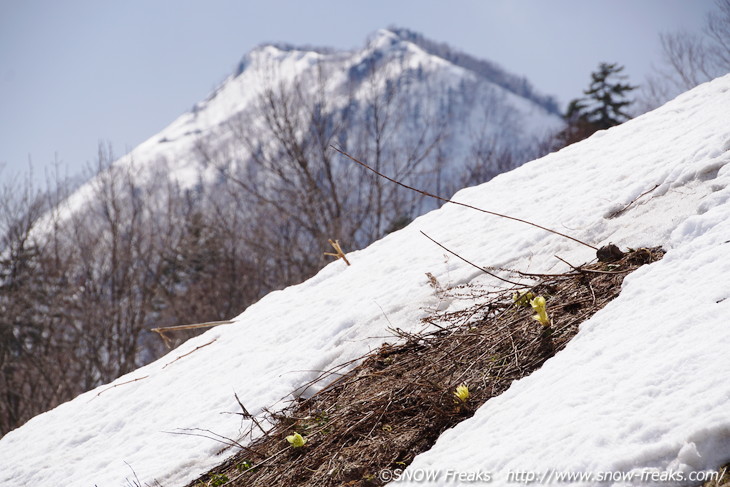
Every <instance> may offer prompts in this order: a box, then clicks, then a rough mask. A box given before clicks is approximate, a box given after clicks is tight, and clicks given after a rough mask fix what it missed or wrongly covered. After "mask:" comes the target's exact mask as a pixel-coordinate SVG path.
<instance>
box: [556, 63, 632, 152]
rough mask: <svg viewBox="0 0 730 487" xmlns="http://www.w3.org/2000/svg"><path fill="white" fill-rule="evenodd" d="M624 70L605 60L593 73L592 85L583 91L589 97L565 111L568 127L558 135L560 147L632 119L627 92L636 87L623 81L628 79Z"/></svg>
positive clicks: (576, 102) (576, 101) (579, 99)
mask: <svg viewBox="0 0 730 487" xmlns="http://www.w3.org/2000/svg"><path fill="white" fill-rule="evenodd" d="M623 69H624V68H623V66H618V65H617V64H615V63H614V64H608V63H601V64H600V65H599V66H598V71H596V72H593V73H591V84H590V86H589V88H588V89H587V90H585V91H584V92H583V93H584V94H585V95H586V96H585V97H582V98H576V99H574V100H572V101H571V102H570V104H569V105H568V109H567V111H566V113H565V121H566V122H567V124H568V126H567V127H566V128H565V129H564V130H563V131H561V132H560V133H559V134H558V135H557V136H556V143H555V145H556V147H555V149H556V150H557V149H560V148H563V147H565V146H567V145H570V144H573V143H575V142H579V141H581V140H583V139H585V138H588V137H590V136H591V135H593V133H594V132H596V131H598V130H605V129H608V128H611V127H614V126H616V125H620V124H622V123H624V122H625V121H627V120H629V119H631V115H629V114H628V113H627V112H626V108H627V107H628V106H629V105H631V103H632V102H633V101H632V100H629V99H628V98H627V94H628V92H630V91H632V90H634V89H636V86H632V85H630V84H628V83H624V82H623V80H625V79H626V75H623V74H621V71H623Z"/></svg>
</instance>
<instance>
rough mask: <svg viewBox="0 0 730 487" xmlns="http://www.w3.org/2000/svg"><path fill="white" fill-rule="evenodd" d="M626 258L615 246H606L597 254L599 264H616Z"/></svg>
mask: <svg viewBox="0 0 730 487" xmlns="http://www.w3.org/2000/svg"><path fill="white" fill-rule="evenodd" d="M623 256H624V253H623V252H621V249H619V248H618V247H616V246H615V245H614V244H608V245H604V246H603V247H601V248H600V249H598V251H597V252H596V257H598V262H616V261H617V260H619V259H621V258H622V257H623Z"/></svg>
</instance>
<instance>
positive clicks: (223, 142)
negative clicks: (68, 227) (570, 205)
mask: <svg viewBox="0 0 730 487" xmlns="http://www.w3.org/2000/svg"><path fill="white" fill-rule="evenodd" d="M269 95H270V96H269ZM272 97H273V98H275V100H274V102H275V103H278V104H279V106H278V108H281V107H282V106H283V105H285V104H287V103H288V104H289V105H290V106H289V108H288V109H289V110H293V111H290V112H288V113H287V116H289V117H290V118H291V119H292V120H291V121H292V122H293V123H295V127H293V133H295V134H299V135H306V134H310V133H311V132H312V131H313V130H314V129H313V128H312V126H313V124H315V123H316V122H315V121H314V120H313V119H314V118H315V115H314V114H313V112H315V111H317V112H319V114H318V115H316V116H318V117H327V123H329V124H330V125H338V127H336V128H333V127H329V128H328V130H330V132H329V133H328V134H327V136H329V137H331V138H332V139H333V141H335V142H336V143H338V144H339V145H341V146H343V147H345V148H348V149H349V150H350V151H352V152H353V153H356V154H357V155H358V156H360V157H361V158H363V159H365V160H370V159H371V158H372V157H374V156H373V154H374V153H375V152H376V151H377V152H378V156H379V157H382V158H387V159H388V160H389V163H391V164H400V163H401V162H399V161H401V160H407V159H408V158H411V159H418V160H419V173H420V174H421V175H423V174H430V176H429V177H428V178H426V180H423V178H421V179H422V180H421V181H420V184H422V185H423V186H428V187H431V188H432V189H439V190H440V191H441V192H444V193H448V192H453V191H454V190H456V189H459V188H460V187H462V186H463V184H464V183H465V182H466V183H474V182H482V181H484V180H487V179H489V178H491V177H493V176H494V175H496V174H498V173H500V172H502V171H505V170H508V169H511V168H512V167H515V166H517V165H519V164H521V163H523V162H525V161H527V160H529V159H531V158H533V157H535V155H536V143H538V142H539V141H540V140H542V139H543V138H544V137H545V136H547V135H548V134H550V133H553V132H555V131H556V130H557V129H560V128H561V127H562V126H563V121H562V118H561V117H560V115H559V112H558V109H557V104H556V102H555V101H554V100H553V99H552V98H551V97H549V96H545V95H542V94H539V93H538V92H536V91H535V90H534V89H533V88H532V86H531V85H530V83H529V82H528V81H527V80H526V79H525V78H522V77H519V76H516V75H513V74H511V73H508V72H506V71H505V70H503V69H502V68H500V67H499V66H496V65H494V64H493V63H490V62H489V61H485V60H480V59H476V58H474V57H472V56H469V55H467V54H464V53H462V52H459V51H456V50H453V49H451V48H449V47H448V46H446V45H445V44H438V43H436V42H433V41H430V40H428V39H426V38H424V37H423V36H421V35H419V34H416V33H414V32H411V31H409V30H406V29H390V30H386V29H383V30H379V31H377V32H376V33H374V34H373V35H372V36H371V37H370V39H369V40H368V41H367V43H366V45H365V47H364V48H362V49H360V50H352V51H337V50H332V49H324V48H298V47H293V46H290V45H281V44H278V45H277V44H266V45H262V46H260V47H257V48H255V49H253V50H252V51H251V52H249V53H248V54H246V55H245V56H244V57H243V59H242V60H241V61H240V63H239V64H238V66H237V68H236V70H235V71H234V72H233V73H232V74H231V75H230V76H228V77H227V78H226V79H225V80H224V81H223V82H222V83H221V84H220V86H218V88H217V89H216V90H214V92H213V93H211V94H210V95H209V96H208V97H207V99H205V100H204V101H202V102H200V103H197V104H196V105H195V106H194V107H193V108H192V109H191V110H190V111H189V112H187V113H185V114H183V115H181V116H180V117H179V118H178V119H176V120H175V121H174V122H172V123H171V124H170V125H169V126H168V127H166V128H165V129H163V130H162V131H161V132H160V133H158V134H156V135H154V136H152V137H150V138H149V139H148V140H147V141H145V142H143V143H142V144H140V145H139V146H138V147H136V148H135V149H134V150H132V151H131V152H130V153H129V154H127V155H126V156H124V157H122V158H121V159H120V160H119V161H117V163H116V165H117V166H122V167H124V166H130V167H133V171H134V173H135V174H136V175H137V182H138V183H140V184H149V183H145V181H152V180H155V179H157V180H159V178H160V177H161V176H163V175H164V176H166V177H169V178H170V179H171V180H174V181H176V182H179V183H180V184H181V185H182V186H183V187H188V188H189V187H195V186H198V185H215V184H216V181H219V180H220V178H221V176H220V173H221V171H225V172H228V171H234V172H236V171H242V170H244V169H243V168H245V167H246V164H247V161H248V160H249V159H250V157H251V154H252V152H257V151H259V150H264V151H265V150H267V146H269V145H270V143H271V140H273V139H276V138H277V136H278V135H281V134H276V133H274V132H272V129H271V127H270V126H267V123H266V121H265V119H266V117H267V116H272V114H273V113H274V112H275V111H276V110H277V109H278V108H277V107H274V106H273V105H270V104H269V102H271V101H272ZM304 112H307V113H304ZM277 116H278V114H277ZM269 149H271V148H270V147H269ZM421 159H422V160H421ZM445 161H446V162H445ZM402 164H406V162H402ZM436 173H438V174H436ZM437 180H438V181H437ZM93 188H94V181H91V182H90V183H89V184H87V185H85V186H84V187H82V188H81V189H80V190H79V191H77V192H76V193H75V194H74V195H73V196H72V197H71V198H70V199H69V201H68V202H67V205H68V207H69V208H71V209H72V211H75V210H76V209H78V208H81V207H83V206H84V205H85V204H87V203H88V201H89V199H90V194H91V193H92V192H93Z"/></svg>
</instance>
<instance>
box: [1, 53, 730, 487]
mask: <svg viewBox="0 0 730 487" xmlns="http://www.w3.org/2000/svg"><path fill="white" fill-rule="evenodd" d="M281 55H282V56H284V57H288V56H289V55H288V54H286V53H282V54H281ZM294 57H296V56H294ZM305 58H306V56H305V57H304V58H302V59H300V62H305V63H306V59H305ZM292 62H295V61H292ZM214 100H215V98H213V99H211V100H210V101H209V102H208V105H206V106H213V104H214ZM210 113H211V114H212V113H213V112H212V111H211V112H210ZM728 114H730V75H729V76H725V77H723V78H719V79H717V80H714V81H712V82H710V83H706V84H703V85H701V86H699V87H697V88H695V89H694V90H692V91H690V92H688V93H685V94H683V95H681V96H680V97H678V98H677V99H675V100H673V101H671V102H669V103H667V104H666V105H665V106H663V107H661V108H659V109H657V110H655V111H653V112H650V113H647V114H645V115H642V116H641V117H638V118H636V119H634V120H631V121H629V122H627V123H625V124H623V125H621V126H618V127H615V128H612V129H610V130H608V131H601V132H598V133H596V134H595V135H593V136H592V137H590V138H589V139H587V140H585V141H583V142H580V143H578V144H575V145H573V146H570V147H568V148H566V149H564V150H561V151H560V152H558V153H554V154H550V155H548V156H546V157H543V158H541V159H538V160H535V161H533V162H530V163H527V164H525V165H523V166H521V167H519V168H517V169H515V170H513V171H510V172H508V173H505V174H502V175H500V176H498V177H496V178H494V179H493V180H492V181H490V182H488V183H485V184H483V185H480V186H476V187H473V188H469V189H465V190H463V191H460V192H459V193H457V194H456V195H455V196H454V199H455V200H458V201H462V202H465V203H469V204H472V205H476V206H478V207H481V208H487V209H490V210H493V211H498V212H503V213H507V214H510V215H512V216H515V217H520V218H524V219H528V220H531V221H535V222H539V223H540V224H542V225H545V226H547V227H552V228H559V229H565V230H566V231H569V232H570V233H571V235H573V236H575V237H577V238H579V239H581V240H583V241H586V242H589V243H591V244H593V245H596V246H598V245H601V244H604V243H608V242H613V243H615V244H618V245H619V246H621V247H622V248H626V247H632V248H638V247H641V246H662V247H663V248H664V249H666V250H667V253H666V256H665V257H664V259H662V260H661V261H659V262H656V263H653V264H651V265H648V266H645V267H643V268H642V269H640V270H638V271H637V272H635V273H634V274H632V275H630V276H629V277H627V278H626V279H625V281H624V284H623V289H622V292H621V295H620V296H619V297H618V298H616V299H615V300H614V301H612V302H611V303H610V304H609V305H608V306H606V307H605V308H604V309H603V310H601V311H599V312H598V313H597V314H595V315H594V316H593V317H592V318H590V319H589V320H588V321H586V322H585V323H583V325H582V326H581V328H580V331H579V333H578V335H577V337H576V338H575V339H574V340H573V341H571V342H570V343H569V344H568V346H567V348H566V349H565V350H564V351H562V352H560V353H558V354H557V355H556V356H555V357H554V358H552V359H550V360H549V361H548V362H547V363H546V364H545V365H544V366H543V367H542V368H541V369H540V370H538V371H537V372H535V373H533V374H532V375H530V376H528V377H526V378H524V379H522V380H519V381H517V382H515V383H513V385H512V387H511V388H510V389H509V390H507V391H506V392H505V393H504V394H502V395H501V396H499V397H497V398H494V399H492V400H489V401H488V402H487V403H486V404H485V405H484V406H483V407H481V408H480V409H479V410H478V411H477V413H476V415H475V416H474V417H473V418H471V419H468V420H466V421H464V422H463V423H461V424H460V425H459V426H457V427H456V428H454V429H452V430H449V431H447V432H446V433H444V434H443V435H442V437H441V438H440V439H439V441H438V442H437V443H436V445H435V446H434V447H433V449H432V450H430V451H428V452H426V453H424V454H422V455H420V456H418V457H416V459H415V461H414V463H413V464H412V465H411V467H410V468H411V469H431V470H434V471H436V470H438V471H442V472H443V471H446V470H452V471H458V472H470V471H471V472H473V471H486V472H489V473H490V477H491V478H492V479H493V483H494V484H495V485H505V484H508V483H510V482H514V481H517V482H520V481H521V480H519V479H518V480H515V479H516V477H514V476H512V477H510V474H511V473H513V472H532V473H535V475H537V474H538V473H539V474H541V475H543V477H539V478H540V479H543V480H551V479H553V478H554V475H555V474H556V473H562V472H578V473H585V474H587V477H584V478H582V479H581V480H580V481H576V482H575V484H576V485H636V484H640V483H642V481H641V479H643V478H652V477H651V475H653V474H654V473H656V474H662V475H667V474H669V473H673V476H672V477H671V478H670V479H669V480H670V481H667V482H665V483H664V484H663V485H687V484H690V483H692V482H691V479H690V475H691V474H693V473H695V474H696V473H697V472H701V471H703V470H706V469H714V468H717V467H718V466H720V465H721V464H722V463H723V462H727V461H728V460H730V419H729V418H728V415H727V410H728V403H729V402H730V383H729V382H728V380H727V377H728V376H729V375H730V361H728V360H726V356H727V343H729V342H730V327H728V323H727V316H728V313H729V312H730V299H728V297H729V295H730V277H729V276H730V261H728V259H727V255H726V253H727V249H728V242H729V241H730V171H729V170H728V169H726V168H730V115H728ZM189 117H190V118H189V120H192V119H193V118H194V115H190V116H189ZM185 124H186V122H185V120H182V121H180V122H179V123H178V124H176V125H175V127H176V129H175V130H172V128H171V129H169V131H168V132H166V134H167V135H168V136H169V137H172V136H173V135H175V134H180V135H181V136H183V135H182V134H183V133H184V132H185V130H186V129H185V128H183V127H185ZM150 144H151V143H150ZM622 209H623V210H624V211H621V212H618V211H617V210H622ZM421 230H422V231H425V232H426V233H428V234H429V235H432V236H433V237H434V238H437V239H438V240H439V241H441V242H442V243H443V244H444V245H446V246H447V247H449V248H451V249H453V250H454V251H455V252H458V253H459V254H460V255H463V256H465V257H468V258H469V259H470V260H472V261H473V262H477V263H479V264H481V265H490V266H494V267H501V268H512V269H522V270H529V271H531V272H556V271H557V272H559V271H563V270H565V269H566V265H565V264H564V263H562V262H561V261H559V260H557V259H556V258H555V255H560V256H561V257H562V258H564V259H565V260H567V261H569V262H574V263H580V262H586V261H589V260H591V259H593V258H594V253H593V251H592V250H591V249H589V248H587V247H584V246H581V245H579V244H577V243H575V242H573V241H571V240H567V239H565V238H562V237H559V236H557V235H555V234H549V233H545V232H544V231H541V230H539V229H537V228H535V227H531V226H525V225H523V224H520V223H518V222H515V221H512V220H504V219H499V218H496V217H494V216H491V215H486V214H483V213H479V212H475V211H473V210H470V209H469V208H464V207H462V206H455V205H449V204H447V205H445V206H444V207H443V208H441V209H439V210H436V211H433V212H430V213H428V214H426V215H424V216H422V217H420V218H418V219H416V220H415V221H414V222H412V223H411V224H410V225H408V226H407V227H406V228H405V229H403V230H400V231H397V232H395V233H392V234H390V235H389V236H387V237H386V238H383V239H382V240H380V241H378V242H376V243H374V244H372V245H370V246H369V247H368V248H366V249H364V250H361V251H358V252H352V253H350V254H349V255H348V259H349V260H350V262H351V263H352V265H351V266H347V265H345V264H344V263H343V262H342V261H336V262H333V263H331V264H330V265H328V266H327V267H326V268H324V269H323V270H322V271H320V272H319V273H318V274H317V275H316V276H315V277H313V278H311V279H310V280H308V281H306V282H304V283H302V284H300V285H297V286H293V287H290V288H287V289H285V290H283V291H278V292H274V293H271V294H269V295H268V296H266V297H265V298H264V299H262V300H261V301H259V302H258V303H257V304H255V305H253V306H251V307H250V308H248V309H247V310H246V311H245V312H244V313H242V314H241V315H240V316H238V317H237V318H236V319H235V320H234V324H232V325H227V326H221V327H218V328H215V329H213V330H210V331H208V332H207V333H205V334H203V335H201V336H199V337H197V338H194V339H192V340H190V341H189V342H187V343H185V344H184V345H183V346H181V347H180V348H179V349H177V350H174V351H173V352H171V353H170V354H168V355H167V356H165V357H163V358H161V359H159V360H158V361H156V362H154V363H151V364H149V365H147V366H145V367H143V368H140V369H139V370H136V371H135V372H133V373H130V374H128V375H126V376H124V377H121V378H119V379H118V380H117V381H115V382H114V383H112V384H108V385H106V386H103V387H100V388H98V389H96V390H92V391H89V392H88V393H85V394H82V395H81V396H79V397H77V398H76V399H74V400H72V401H70V402H67V403H65V404H63V405H61V406H59V407H57V408H56V409H54V410H52V411H50V412H47V413H44V414H42V415H39V416H37V417H35V418H33V419H32V420H30V421H29V422H28V423H26V424H25V425H24V426H22V427H20V428H18V429H17V430H15V431H12V432H10V433H8V434H7V435H6V436H5V437H3V438H2V439H1V440H0V484H3V485H35V486H57V485H67V486H90V485H98V486H100V487H106V486H119V485H122V484H123V483H124V482H125V479H135V474H136V476H137V477H138V478H139V479H140V481H141V482H143V483H149V484H150V485H153V484H154V482H155V481H158V482H159V483H160V484H161V485H164V486H165V487H169V486H175V485H182V484H183V483H184V482H187V481H190V480H191V479H194V478H195V477H196V476H197V475H198V474H200V473H201V472H203V471H205V470H206V469H208V468H209V467H212V466H214V465H215V464H217V463H219V462H220V461H221V460H222V459H223V458H224V456H225V455H220V454H219V452H220V444H219V443H216V442H214V441H211V440H210V439H206V438H202V437H199V436H194V435H190V434H179V433H185V432H188V433H189V432H191V431H201V430H205V431H209V432H213V434H216V435H222V436H224V437H228V438H236V437H237V435H238V431H239V427H240V419H239V418H238V417H237V416H235V415H230V414H222V413H227V412H228V413H231V412H237V411H239V410H240V407H239V404H238V402H237V400H236V398H235V397H234V392H235V393H237V394H238V397H239V398H240V400H241V401H242V402H243V403H244V404H245V405H246V407H247V408H248V409H249V411H250V412H251V413H253V414H256V415H259V414H261V412H262V411H263V409H264V408H276V407H277V406H278V405H281V401H282V398H283V399H286V398H288V397H291V396H290V394H291V393H292V391H295V390H296V389H297V388H299V387H301V386H302V385H303V384H306V383H307V382H308V381H310V380H311V379H313V378H314V377H315V376H317V375H318V374H319V371H321V370H325V369H329V368H330V367H332V366H335V365H337V364H341V363H344V362H346V361H347V360H350V359H353V358H356V357H359V356H361V355H362V354H363V353H365V352H367V351H369V350H371V349H373V348H374V347H377V346H378V345H380V344H381V343H383V341H385V340H392V338H389V337H388V332H387V328H388V327H389V326H397V327H399V328H401V329H403V330H405V331H409V330H420V329H421V327H422V326H424V325H423V324H422V323H421V322H420V321H419V318H420V317H422V316H424V314H426V313H427V312H428V310H429V309H432V308H433V307H434V306H436V305H437V304H438V298H437V297H436V296H435V295H434V293H433V290H432V288H431V287H430V286H429V284H428V279H427V277H426V276H425V273H426V272H429V273H431V274H432V275H433V276H434V277H435V278H436V279H438V281H439V282H441V283H444V284H449V285H458V284H463V283H477V284H480V285H484V286H495V287H500V286H503V285H504V283H501V282H499V281H496V280H494V279H493V278H491V277H489V276H487V275H484V274H483V273H481V272H479V271H477V270H475V269H474V267H471V266H469V265H467V264H466V263H464V262H461V261H459V260H456V259H453V258H445V256H444V254H443V252H442V251H441V249H439V248H438V247H436V246H434V245H433V243H432V242H430V241H428V240H426V239H425V238H423V236H422V235H421V233H420V231H421ZM196 428H198V429H199V430H194V429H196ZM132 469H133V471H134V473H133V472H132ZM601 472H618V473H619V474H620V475H623V476H622V477H620V478H613V477H609V478H608V482H606V480H605V479H606V477H604V478H603V480H599V479H598V477H596V476H595V475H596V474H598V473H601ZM680 474H681V475H682V477H680V476H679V475H680ZM628 475H633V477H627V476H628ZM641 475H644V477H641ZM524 478H525V477H520V479H522V480H524ZM533 480H534V479H533ZM128 483H131V482H129V481H128ZM445 483H446V482H445V481H439V480H436V481H435V483H433V484H431V485H444V484H445ZM154 485H157V484H154ZM419 485H426V484H424V483H421V484H419ZM448 485H458V482H457V481H455V480H453V478H452V481H449V482H448Z"/></svg>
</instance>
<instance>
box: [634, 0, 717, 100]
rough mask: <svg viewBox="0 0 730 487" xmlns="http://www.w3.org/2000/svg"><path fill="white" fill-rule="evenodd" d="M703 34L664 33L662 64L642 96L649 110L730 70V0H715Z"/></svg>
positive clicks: (648, 82) (662, 39) (645, 85)
mask: <svg viewBox="0 0 730 487" xmlns="http://www.w3.org/2000/svg"><path fill="white" fill-rule="evenodd" d="M715 7H716V11H714V12H711V13H709V14H708V16H707V18H706V20H705V26H704V30H703V33H702V34H701V35H693V34H689V33H687V32H674V33H667V34H662V35H661V44H662V52H663V59H662V65H661V66H660V67H659V68H657V69H656V70H655V73H653V74H651V75H650V76H648V78H647V82H646V83H645V84H644V89H643V93H642V97H641V108H642V109H643V110H644V111H646V110H649V109H652V108H655V107H657V106H659V105H661V104H662V103H664V102H666V101H667V100H668V99H669V98H671V97H673V96H676V95H677V94H679V93H682V92H684V91H687V90H689V89H692V88H694V87H695V86H697V85H698V84H700V83H704V82H705V81H709V80H712V79H714V78H716V77H718V76H722V75H724V74H727V73H728V72H730V0H715Z"/></svg>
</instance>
